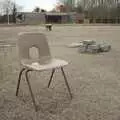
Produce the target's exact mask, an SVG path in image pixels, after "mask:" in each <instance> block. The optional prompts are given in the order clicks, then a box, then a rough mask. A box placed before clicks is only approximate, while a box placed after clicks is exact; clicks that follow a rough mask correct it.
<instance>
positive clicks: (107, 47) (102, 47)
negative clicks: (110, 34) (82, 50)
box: [100, 44, 111, 52]
mask: <svg viewBox="0 0 120 120" xmlns="http://www.w3.org/2000/svg"><path fill="white" fill-rule="evenodd" d="M100 50H101V52H108V51H110V50H111V45H107V44H100Z"/></svg>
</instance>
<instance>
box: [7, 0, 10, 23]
mask: <svg viewBox="0 0 120 120" xmlns="http://www.w3.org/2000/svg"><path fill="white" fill-rule="evenodd" d="M9 4H10V1H9V0H8V1H7V20H8V25H9V24H10V17H9Z"/></svg>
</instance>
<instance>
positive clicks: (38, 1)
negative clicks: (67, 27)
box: [14, 0, 57, 11]
mask: <svg viewBox="0 0 120 120" xmlns="http://www.w3.org/2000/svg"><path fill="white" fill-rule="evenodd" d="M14 1H15V2H16V3H17V4H18V5H21V6H22V7H23V11H33V9H34V8H35V7H36V6H37V7H40V8H42V9H46V10H47V11H49V10H52V9H53V8H54V7H55V4H56V2H57V0H14Z"/></svg>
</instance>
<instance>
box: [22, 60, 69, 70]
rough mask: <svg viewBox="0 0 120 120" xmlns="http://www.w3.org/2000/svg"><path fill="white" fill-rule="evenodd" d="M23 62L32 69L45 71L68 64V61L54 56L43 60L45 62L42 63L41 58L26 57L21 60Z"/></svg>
mask: <svg viewBox="0 0 120 120" xmlns="http://www.w3.org/2000/svg"><path fill="white" fill-rule="evenodd" d="M21 64H22V65H23V66H24V67H27V68H28V69H31V70H36V71H43V70H50V69H55V68H60V67H63V66H66V65H68V62H66V61H64V60H60V59H54V58H52V59H50V60H46V61H43V63H42V64H41V62H39V60H29V59H24V60H22V61H21Z"/></svg>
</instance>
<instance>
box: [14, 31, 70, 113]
mask: <svg viewBox="0 0 120 120" xmlns="http://www.w3.org/2000/svg"><path fill="white" fill-rule="evenodd" d="M31 47H36V48H37V49H38V52H39V58H38V59H34V58H31V56H30V54H29V49H30V48H31ZM18 49H19V56H20V61H21V65H22V69H21V71H20V73H19V78H18V83H17V90H16V96H18V92H19V87H20V81H21V76H22V74H23V72H24V71H25V77H26V81H27V84H28V87H29V91H30V94H31V97H32V101H33V104H34V107H35V110H36V111H37V106H36V102H35V98H34V95H33V92H32V88H31V84H30V81H29V78H28V73H29V72H30V71H45V70H50V69H51V70H52V74H51V76H50V80H49V83H48V88H49V86H50V84H51V81H52V78H53V74H54V72H55V69H56V68H60V69H61V71H62V75H63V77H64V80H65V84H66V86H67V89H68V92H69V95H70V98H71V99H72V94H71V90H70V87H69V84H68V81H67V78H66V75H65V72H64V70H63V67H64V66H66V65H68V62H66V61H64V60H60V59H55V58H52V57H51V54H50V50H49V46H48V43H47V40H46V36H45V35H44V34H42V33H30V32H27V33H20V35H19V40H18Z"/></svg>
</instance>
